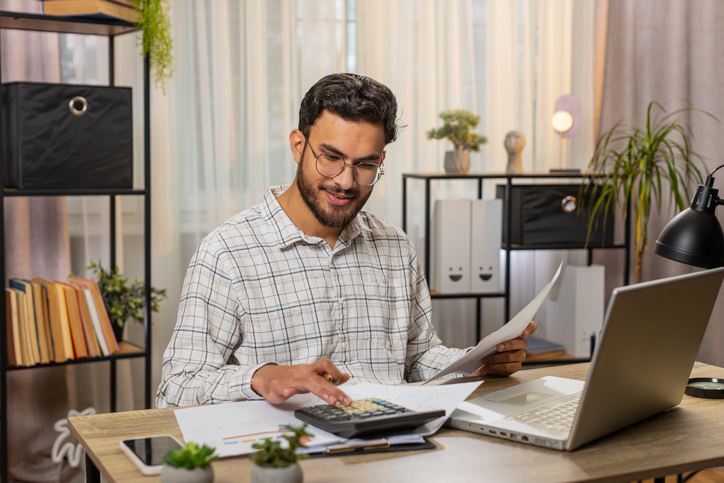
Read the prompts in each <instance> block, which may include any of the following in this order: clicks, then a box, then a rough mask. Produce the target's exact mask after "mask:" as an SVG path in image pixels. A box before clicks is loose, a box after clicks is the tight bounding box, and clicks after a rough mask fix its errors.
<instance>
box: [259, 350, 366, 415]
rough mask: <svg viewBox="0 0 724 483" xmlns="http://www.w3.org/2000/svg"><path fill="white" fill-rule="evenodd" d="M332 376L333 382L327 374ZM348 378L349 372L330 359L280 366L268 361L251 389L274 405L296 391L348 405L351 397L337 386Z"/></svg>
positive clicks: (331, 402) (328, 401)
mask: <svg viewBox="0 0 724 483" xmlns="http://www.w3.org/2000/svg"><path fill="white" fill-rule="evenodd" d="M325 373H326V374H329V375H331V376H332V381H333V382H330V381H329V380H327V379H326V378H325V377H324V374H325ZM348 380H349V374H347V373H346V372H339V369H337V367H336V366H335V365H334V363H333V362H332V361H330V360H329V359H323V360H321V361H318V362H315V363H314V364H297V365H294V366H278V365H273V364H269V365H266V366H263V367H261V368H260V369H259V370H258V371H256V372H255V373H254V376H253V377H252V379H251V388H252V389H253V390H254V391H255V392H256V393H257V394H259V395H260V396H263V397H264V399H266V400H267V401H269V402H270V403H272V404H280V403H283V402H284V401H286V400H287V399H289V398H290V397H292V396H293V395H295V394H306V393H308V392H311V393H314V394H316V395H317V396H319V397H321V398H322V399H323V400H324V401H325V402H327V404H335V403H336V402H337V401H339V402H341V403H342V404H344V405H345V406H349V405H350V404H352V399H351V398H350V397H349V396H347V395H346V394H345V393H344V392H343V391H341V390H340V389H338V388H337V386H336V384H343V383H345V382H347V381H348Z"/></svg>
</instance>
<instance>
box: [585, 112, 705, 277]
mask: <svg viewBox="0 0 724 483" xmlns="http://www.w3.org/2000/svg"><path fill="white" fill-rule="evenodd" d="M691 112H696V113H701V114H704V115H706V116H708V117H710V118H711V119H714V120H717V121H718V119H717V118H716V117H714V116H713V115H711V114H709V113H708V112H705V111H702V110H701V109H697V108H694V107H686V108H683V109H678V110H676V111H673V112H671V113H667V112H666V110H665V109H664V108H663V106H662V105H661V104H659V103H658V102H656V101H652V102H651V103H649V105H648V107H647V109H646V121H645V123H644V124H641V123H638V122H636V121H633V120H629V121H625V120H620V121H618V122H616V123H615V124H614V125H613V126H612V127H611V129H610V130H608V131H607V132H605V133H603V134H602V135H601V136H599V138H598V140H597V141H596V147H595V150H594V153H593V157H592V158H591V160H590V161H589V164H588V169H589V171H590V172H592V173H598V174H600V175H602V176H600V177H598V178H595V177H592V178H588V179H586V180H584V183H588V185H595V184H597V183H600V184H601V189H600V190H593V191H592V194H591V195H590V200H591V215H590V219H589V226H588V234H589V237H590V233H591V230H592V228H593V223H594V222H595V220H596V215H598V214H599V213H603V215H604V219H605V217H606V216H608V215H609V213H611V214H612V213H613V211H614V210H615V208H616V207H620V208H621V210H622V212H623V214H624V215H627V214H629V213H627V212H628V204H627V203H628V200H631V204H632V209H633V211H634V213H632V214H629V215H632V216H633V220H634V221H633V222H634V227H635V236H636V247H637V251H636V258H637V264H636V266H637V273H636V281H637V282H638V281H640V279H641V275H640V261H641V258H640V257H642V256H643V253H644V251H645V247H646V243H647V242H648V223H649V220H650V214H651V208H652V207H653V206H656V208H657V210H660V209H661V202H662V200H663V199H664V197H665V194H666V193H668V194H669V197H668V199H669V203H670V204H671V203H673V204H674V205H675V206H676V207H677V208H678V209H680V210H681V209H684V208H685V207H686V203H687V201H688V199H689V190H690V188H693V184H694V183H702V180H703V177H702V173H701V171H700V169H699V167H698V166H697V164H696V163H697V162H698V163H700V164H702V165H703V163H702V162H701V161H702V160H701V157H700V156H699V155H698V154H696V153H694V152H693V151H691V139H690V137H691V131H690V129H689V127H688V126H687V125H686V124H685V123H684V122H683V121H682V120H680V119H678V116H679V115H680V114H682V113H691Z"/></svg>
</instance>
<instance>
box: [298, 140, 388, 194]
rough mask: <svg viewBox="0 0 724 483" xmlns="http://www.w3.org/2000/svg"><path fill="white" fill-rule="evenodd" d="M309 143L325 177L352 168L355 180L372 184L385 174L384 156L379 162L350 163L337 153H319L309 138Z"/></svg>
mask: <svg viewBox="0 0 724 483" xmlns="http://www.w3.org/2000/svg"><path fill="white" fill-rule="evenodd" d="M306 144H307V145H309V150H310V151H312V156H314V159H316V167H317V172H318V173H319V174H321V175H322V176H324V177H325V178H334V177H336V176H339V175H340V174H341V173H342V171H344V168H346V167H350V168H352V177H353V178H354V180H355V182H356V183H357V184H359V185H362V186H372V185H373V184H375V183H376V182H378V181H379V180H380V178H381V177H382V175H383V174H385V167H384V166H383V165H382V159H383V158H382V157H380V162H379V163H372V162H369V161H362V162H359V163H357V164H348V163H345V162H344V158H342V156H339V155H337V154H332V153H325V152H322V153H320V154H317V153H315V152H314V149H312V145H311V144H309V140H307V142H306Z"/></svg>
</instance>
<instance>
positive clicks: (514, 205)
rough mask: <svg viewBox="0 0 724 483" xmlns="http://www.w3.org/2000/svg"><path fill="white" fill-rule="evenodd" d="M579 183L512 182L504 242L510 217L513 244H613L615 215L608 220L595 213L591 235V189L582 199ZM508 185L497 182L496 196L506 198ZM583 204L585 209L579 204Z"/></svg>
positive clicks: (591, 245)
mask: <svg viewBox="0 0 724 483" xmlns="http://www.w3.org/2000/svg"><path fill="white" fill-rule="evenodd" d="M580 188H581V185H580V184H558V185H553V184H536V185H530V184H525V185H524V184H517V185H511V189H512V193H511V203H510V207H505V208H509V209H510V210H511V212H510V216H507V217H506V216H504V217H503V241H504V242H505V235H506V233H507V223H506V221H507V220H508V219H510V222H511V235H510V243H511V244H518V245H571V248H573V247H575V246H578V247H580V248H585V247H587V246H588V247H592V248H595V247H598V246H601V245H602V244H605V245H612V244H613V231H614V215H613V213H609V214H608V217H607V218H606V220H605V227H604V217H603V215H602V214H599V215H598V216H596V220H595V223H594V229H592V230H591V237H590V239H588V240H587V238H588V220H589V218H590V216H589V213H590V199H589V196H590V195H589V193H588V191H586V192H584V194H583V197H582V199H581V196H580ZM505 190H506V186H505V185H497V186H496V190H495V196H496V198H500V199H503V200H505V199H506V198H505ZM580 203H583V210H582V211H579V209H578V206H579V204H580Z"/></svg>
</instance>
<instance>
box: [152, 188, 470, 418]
mask: <svg viewBox="0 0 724 483" xmlns="http://www.w3.org/2000/svg"><path fill="white" fill-rule="evenodd" d="M285 189H286V187H281V186H280V187H273V188H271V189H270V190H269V191H268V192H267V193H266V195H265V196H264V198H263V199H262V202H261V203H260V204H259V205H257V206H254V207H252V208H251V209H248V210H245V211H243V212H241V213H239V214H237V215H235V216H234V217H232V218H231V219H229V220H228V221H226V222H225V223H224V224H223V225H221V226H220V227H219V228H217V229H216V230H214V231H213V232H211V233H210V234H209V235H208V236H207V237H206V238H204V239H203V240H202V242H201V244H200V246H199V247H198V249H197V250H196V253H195V255H194V257H193V258H192V260H191V264H190V266H189V269H188V272H187V274H186V279H185V281H184V286H183V291H182V295H181V304H180V306H179V313H178V321H177V323H176V327H175V329H174V331H173V335H172V337H171V341H170V343H169V345H168V347H167V349H166V352H165V353H164V360H163V367H162V380H161V385H160V386H159V388H158V394H157V396H156V407H166V406H186V405H193V404H208V403H217V402H222V401H237V400H242V399H260V398H261V397H260V396H259V395H258V394H257V393H256V392H254V391H253V390H252V389H251V379H252V376H253V375H254V372H255V371H256V370H257V369H259V368H260V367H262V366H263V365H265V364H268V363H270V362H274V363H277V364H285V365H286V364H304V363H313V362H316V361H318V360H320V359H323V358H329V359H330V360H332V362H334V364H335V365H336V366H337V367H338V368H339V369H340V370H341V371H342V372H349V373H350V374H351V375H352V378H351V380H350V383H352V384H355V383H357V382H358V381H359V382H363V381H364V382H374V383H380V384H400V383H402V382H404V381H406V380H407V381H419V380H424V379H426V378H428V377H430V376H432V375H434V374H435V373H436V372H437V371H439V370H440V369H441V368H443V367H445V366H447V365H448V364H450V363H451V362H452V361H454V360H455V359H457V358H459V357H460V356H461V355H462V353H463V351H462V350H460V349H448V348H446V347H444V346H442V345H441V343H440V339H438V337H437V336H436V335H435V330H434V328H433V327H432V324H431V323H430V295H429V292H428V288H427V284H426V282H425V277H424V274H423V272H422V269H421V265H420V261H419V259H418V257H417V253H416V251H415V249H414V247H413V246H412V243H411V241H410V240H409V238H408V237H407V236H406V235H405V233H404V232H403V231H402V230H400V229H399V228H396V227H394V226H392V225H391V224H389V223H387V222H385V221H382V220H380V219H378V218H376V217H374V216H373V215H371V214H369V213H366V212H360V214H359V215H358V216H357V217H356V218H355V219H354V220H353V221H352V222H351V223H350V224H349V225H348V226H347V227H346V228H345V229H344V230H343V231H342V233H341V234H340V236H339V238H338V240H337V243H336V244H335V246H334V248H333V249H332V248H330V247H329V245H328V244H327V243H326V242H325V241H324V240H323V239H321V238H318V237H312V236H308V235H306V234H305V233H303V232H302V231H301V230H300V229H299V228H297V226H296V225H294V223H293V222H292V221H291V220H290V219H289V217H287V215H286V213H285V212H284V210H283V209H282V208H281V206H280V205H279V203H278V202H277V200H276V196H278V195H279V194H281V193H282V192H283V191H284V190H285Z"/></svg>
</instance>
